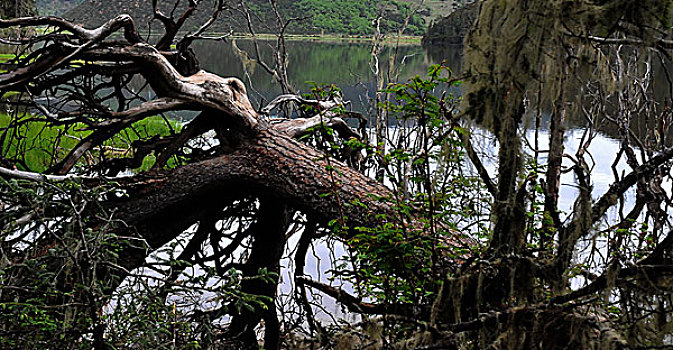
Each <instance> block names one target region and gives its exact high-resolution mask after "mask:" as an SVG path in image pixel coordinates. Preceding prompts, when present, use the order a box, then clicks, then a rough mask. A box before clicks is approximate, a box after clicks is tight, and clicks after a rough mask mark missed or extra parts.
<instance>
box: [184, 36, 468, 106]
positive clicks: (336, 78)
mask: <svg viewBox="0 0 673 350" xmlns="http://www.w3.org/2000/svg"><path fill="white" fill-rule="evenodd" d="M275 45H276V42H275V41H270V40H259V48H260V52H261V55H262V58H263V59H264V60H265V61H266V62H268V65H269V66H271V67H273V61H272V54H273V49H272V47H275ZM193 48H194V52H195V53H196V56H197V57H198V58H199V61H200V63H201V68H203V69H205V70H207V71H210V72H213V73H216V74H219V75H221V76H225V77H237V78H239V79H241V80H242V81H243V82H244V83H245V85H246V87H247V88H248V95H249V97H250V99H251V100H252V101H253V104H254V105H255V106H260V105H265V104H266V102H268V101H270V100H271V99H273V98H275V97H276V96H278V95H279V94H280V93H281V89H280V85H279V84H278V83H276V82H275V80H274V79H273V77H272V76H271V75H270V74H269V73H268V72H266V71H265V70H264V69H263V68H262V67H261V66H259V65H257V64H255V62H253V61H248V60H246V59H245V58H244V59H241V55H237V54H236V49H235V48H238V49H240V50H242V51H244V52H246V53H247V55H248V57H249V58H254V56H255V54H254V53H255V50H254V45H253V42H252V40H250V39H227V41H226V42H222V41H198V42H196V43H194V44H193ZM287 51H288V61H289V62H288V75H289V80H290V82H291V83H292V84H293V86H294V87H295V88H296V89H297V90H299V91H300V92H307V91H309V89H310V85H308V84H306V82H315V83H317V84H336V85H337V86H338V87H339V88H341V89H342V92H343V95H344V98H345V99H346V100H349V101H351V103H352V108H353V110H355V111H359V112H367V111H368V109H369V107H370V106H371V104H370V103H369V102H368V101H367V96H370V97H371V96H373V94H374V92H375V90H376V89H375V82H374V81H375V80H374V76H373V74H372V71H371V69H370V65H369V63H370V60H371V51H372V45H371V42H363V41H361V40H358V41H350V42H349V41H338V42H329V41H323V40H320V39H316V40H315V41H309V40H300V41H288V42H287ZM461 52H462V47H460V46H446V47H434V48H423V47H422V46H420V45H419V44H406V43H405V44H400V46H399V47H398V48H397V51H396V59H395V65H394V67H399V76H398V79H391V81H397V82H405V81H407V80H408V79H410V78H412V77H414V76H415V75H420V76H425V75H426V74H427V69H428V66H429V65H431V64H437V63H441V62H442V61H446V63H445V64H446V65H447V66H449V67H450V68H451V69H453V70H455V71H459V69H460V53H461ZM393 53H395V48H394V45H393V44H392V43H390V44H388V45H386V46H385V47H384V49H383V50H382V52H381V54H380V55H379V56H380V57H379V61H380V65H381V68H382V70H383V71H384V72H385V71H387V69H388V66H389V64H390V62H389V57H390V55H391V54H393ZM243 56H245V54H244V55H243ZM402 62H404V64H401V63H402Z"/></svg>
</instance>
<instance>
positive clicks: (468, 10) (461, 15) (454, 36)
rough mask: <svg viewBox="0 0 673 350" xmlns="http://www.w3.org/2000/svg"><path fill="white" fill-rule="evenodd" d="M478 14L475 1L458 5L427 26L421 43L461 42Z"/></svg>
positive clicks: (477, 6) (477, 5)
mask: <svg viewBox="0 0 673 350" xmlns="http://www.w3.org/2000/svg"><path fill="white" fill-rule="evenodd" d="M478 14H479V3H478V2H477V1H475V2H472V3H467V4H465V5H464V6H460V7H459V8H458V9H456V11H454V12H452V13H451V14H449V15H448V16H446V17H443V18H441V19H439V20H437V21H434V22H433V23H432V24H431V25H430V26H429V28H428V31H427V33H426V34H425V35H424V36H423V45H438V44H462V43H463V39H464V38H465V36H466V35H467V32H468V31H469V29H470V26H471V25H472V23H474V21H475V19H477V15H478Z"/></svg>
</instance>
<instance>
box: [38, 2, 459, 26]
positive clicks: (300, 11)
mask: <svg viewBox="0 0 673 350" xmlns="http://www.w3.org/2000/svg"><path fill="white" fill-rule="evenodd" d="M39 1H41V2H42V3H46V4H49V2H51V3H52V4H55V3H57V2H62V3H66V2H68V1H70V2H77V1H81V0H39ZM185 3H186V1H181V3H180V6H178V9H177V10H176V12H175V14H176V16H178V15H179V13H180V10H181V9H184V7H185V6H186V4H185ZM231 3H232V10H231V11H229V12H228V13H226V14H225V15H224V16H223V17H224V18H221V19H220V20H218V22H217V23H216V25H214V26H213V27H212V29H213V30H214V31H220V32H225V31H229V30H234V31H235V32H247V28H246V25H245V22H244V20H243V18H242V17H241V15H240V13H239V12H238V11H236V9H235V8H236V4H237V3H238V1H231ZM247 3H248V4H249V5H248V6H249V7H250V8H251V9H253V10H254V11H255V13H257V15H258V19H255V23H254V26H255V27H256V30H257V31H258V32H260V33H269V32H272V31H273V25H274V23H275V22H274V18H273V17H272V15H271V14H272V11H271V8H270V6H269V3H268V1H266V0H251V1H248V2H247ZM419 3H420V0H331V1H327V0H298V1H291V0H279V1H278V7H279V10H280V12H281V13H282V14H283V15H284V16H285V18H293V17H294V18H304V19H303V20H301V21H295V22H293V23H292V25H291V26H290V27H289V28H288V32H289V33H296V34H344V35H369V34H372V33H373V31H374V28H373V25H372V20H373V19H375V18H377V17H378V16H381V17H382V21H381V29H382V30H383V31H384V32H395V31H398V30H399V28H401V27H402V25H403V23H404V19H405V18H406V16H407V15H408V14H409V13H411V11H412V10H413V9H416V8H417V7H418V4H419ZM453 3H454V1H441V0H430V1H427V2H425V3H424V4H423V5H422V6H421V7H420V8H419V9H418V12H417V13H416V14H415V15H414V16H413V17H412V18H411V21H410V22H409V24H408V28H407V30H406V31H405V34H409V35H423V34H424V33H425V30H426V23H427V22H429V19H430V18H434V17H436V16H438V15H441V14H446V13H448V11H450V10H451V8H452V4H453ZM159 4H160V7H161V8H162V10H163V11H165V12H166V13H168V12H170V11H171V9H172V6H173V2H172V1H161V0H160V1H159ZM213 5H214V0H203V1H202V2H201V4H200V10H199V11H198V12H197V13H196V14H195V15H194V16H193V18H192V19H191V20H190V21H189V22H187V24H186V25H185V26H184V27H183V29H185V30H193V29H194V28H196V27H198V26H199V25H200V24H201V23H204V22H205V21H206V20H207V19H208V17H209V15H210V9H211V8H212V7H213ZM45 7H46V5H45ZM54 7H55V6H54V5H52V6H51V8H54ZM120 13H128V14H130V15H131V16H133V17H134V19H135V20H136V23H138V26H139V27H141V28H143V29H147V24H148V23H150V20H151V18H152V11H151V0H87V1H84V2H83V3H81V4H79V6H76V7H74V8H73V9H72V10H70V11H68V12H65V13H64V16H65V17H66V18H69V19H73V20H75V21H77V22H79V23H82V24H83V25H86V26H96V25H100V24H101V23H103V22H104V21H105V20H106V19H109V18H112V17H114V16H116V15H118V14H120ZM152 28H153V29H152V32H156V30H158V29H159V28H160V27H159V23H158V22H157V21H153V23H152Z"/></svg>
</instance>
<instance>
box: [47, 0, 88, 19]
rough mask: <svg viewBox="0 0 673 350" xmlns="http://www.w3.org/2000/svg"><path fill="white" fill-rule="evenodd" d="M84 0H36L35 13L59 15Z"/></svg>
mask: <svg viewBox="0 0 673 350" xmlns="http://www.w3.org/2000/svg"><path fill="white" fill-rule="evenodd" d="M82 2H84V0H36V1H35V7H36V8H37V13H39V14H40V15H42V16H61V15H63V14H65V13H67V12H68V11H70V10H72V9H73V8H75V7H76V6H77V5H79V4H81V3H82Z"/></svg>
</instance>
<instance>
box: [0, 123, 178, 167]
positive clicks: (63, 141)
mask: <svg viewBox="0 0 673 350" xmlns="http://www.w3.org/2000/svg"><path fill="white" fill-rule="evenodd" d="M169 123H170V124H171V125H170V126H169V125H167V124H166V121H165V120H164V119H163V118H161V117H159V116H155V117H149V118H146V119H143V120H141V121H139V122H136V123H134V124H133V125H131V126H130V127H128V128H126V129H124V130H123V131H122V132H120V133H117V134H116V136H115V137H114V138H112V139H109V140H107V141H106V142H104V143H103V145H101V146H99V147H96V148H95V149H94V150H92V151H90V152H88V153H87V154H86V155H85V156H84V157H82V159H81V160H80V163H81V164H83V165H84V164H85V163H87V162H91V161H93V160H94V159H99V158H101V157H104V156H111V155H115V156H117V157H118V156H120V155H122V156H124V157H132V156H133V151H132V148H131V144H132V143H133V142H134V141H137V140H146V139H150V138H152V137H155V136H167V135H169V134H170V133H171V128H172V129H173V130H176V131H178V130H180V128H181V124H180V123H179V122H177V121H169ZM0 135H4V136H5V137H4V138H3V144H2V158H4V159H8V160H13V161H15V164H14V165H16V166H17V168H19V169H21V170H30V171H36V172H43V171H45V170H46V169H48V168H49V167H50V166H52V165H54V163H55V159H62V158H63V157H64V156H65V155H66V154H68V152H70V151H71V150H72V149H73V148H74V147H75V146H77V144H78V143H79V142H80V140H82V139H84V138H86V137H87V136H89V135H91V131H90V130H88V129H87V128H86V126H85V125H84V124H73V125H69V126H63V125H58V126H54V125H50V124H49V123H47V122H45V121H43V120H41V119H40V118H39V117H34V116H31V115H26V116H23V117H20V118H19V119H18V120H17V118H16V117H12V116H10V115H7V114H4V113H0ZM153 164H154V156H153V155H148V156H147V157H145V159H144V160H143V165H142V166H141V167H139V168H138V169H135V170H136V171H142V170H146V169H149V168H150V167H151V166H152V165H153ZM169 165H170V164H169Z"/></svg>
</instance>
